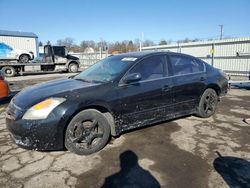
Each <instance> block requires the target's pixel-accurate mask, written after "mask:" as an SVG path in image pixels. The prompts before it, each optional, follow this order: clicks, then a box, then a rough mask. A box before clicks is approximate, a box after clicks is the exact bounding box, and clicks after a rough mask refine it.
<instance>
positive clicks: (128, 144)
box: [0, 73, 250, 188]
mask: <svg viewBox="0 0 250 188" xmlns="http://www.w3.org/2000/svg"><path fill="white" fill-rule="evenodd" d="M67 76H69V74H59V73H57V74H38V75H32V76H20V77H15V78H10V79H8V80H9V81H10V83H12V85H11V89H12V91H19V90H21V89H22V88H24V87H27V86H30V85H33V84H36V83H40V82H44V81H47V80H51V79H56V78H61V77H67ZM8 102H9V99H7V100H5V101H4V102H2V103H1V105H0V187H15V188H17V187H32V188H33V187H41V188H44V187H53V188H54V187H60V188H61V187H62V188H63V187H83V188H85V187H199V188H200V187H213V188H214V187H215V188H216V187H218V188H221V187H250V125H249V124H247V123H245V122H244V121H243V119H244V118H249V117H250V89H249V87H241V88H240V89H239V88H237V87H235V88H233V89H231V90H230V91H229V93H228V95H227V96H226V97H224V98H223V99H222V101H221V102H220V103H219V106H218V109H217V112H216V114H215V115H214V116H213V117H211V118H208V119H201V118H197V117H195V116H188V117H183V118H179V119H176V120H172V121H168V122H164V123H161V124H156V125H153V126H149V127H146V128H143V129H138V130H135V131H130V132H127V133H125V134H122V135H121V136H120V137H118V138H116V139H112V140H111V141H110V142H109V143H108V145H107V146H106V147H105V148H104V149H103V150H102V151H100V152H97V153H95V154H92V155H89V156H78V155H75V154H72V153H70V152H68V151H53V152H39V151H33V150H25V149H21V148H19V147H18V146H16V145H15V144H14V143H13V142H12V141H11V139H10V136H9V133H8V131H7V129H6V125H5V119H4V111H5V108H6V106H7V105H8Z"/></svg>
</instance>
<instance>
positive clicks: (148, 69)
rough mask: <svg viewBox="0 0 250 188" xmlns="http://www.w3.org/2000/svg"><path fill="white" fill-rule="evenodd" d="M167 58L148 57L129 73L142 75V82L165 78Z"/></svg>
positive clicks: (158, 56) (161, 56)
mask: <svg viewBox="0 0 250 188" xmlns="http://www.w3.org/2000/svg"><path fill="white" fill-rule="evenodd" d="M165 67H166V58H165V56H164V55H157V56H152V57H148V58H146V59H144V60H142V61H141V62H139V63H138V64H136V65H135V66H134V67H133V68H132V69H131V70H130V71H129V73H140V74H141V77H142V79H141V80H152V79H158V78H162V77H164V76H165V71H164V69H165Z"/></svg>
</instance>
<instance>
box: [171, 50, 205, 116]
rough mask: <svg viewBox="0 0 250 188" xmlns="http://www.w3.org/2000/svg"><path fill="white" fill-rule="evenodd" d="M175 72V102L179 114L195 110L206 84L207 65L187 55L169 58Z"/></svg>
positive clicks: (173, 89)
mask: <svg viewBox="0 0 250 188" xmlns="http://www.w3.org/2000/svg"><path fill="white" fill-rule="evenodd" d="M169 58H170V61H171V66H172V72H173V88H172V91H173V96H174V97H173V102H174V105H175V111H176V113H177V114H182V113H184V114H186V113H189V112H192V111H194V110H195V108H196V106H197V103H198V102H199V99H200V96H201V95H202V93H203V91H204V89H205V87H206V84H205V81H206V73H205V65H204V64H203V63H201V62H200V61H198V60H196V59H195V58H192V57H190V56H185V55H170V56H169Z"/></svg>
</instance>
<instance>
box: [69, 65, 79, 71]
mask: <svg viewBox="0 0 250 188" xmlns="http://www.w3.org/2000/svg"><path fill="white" fill-rule="evenodd" d="M68 71H69V72H71V73H77V72H78V65H77V64H76V63H70V64H69V67H68Z"/></svg>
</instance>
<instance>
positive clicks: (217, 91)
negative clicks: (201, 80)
mask: <svg viewBox="0 0 250 188" xmlns="http://www.w3.org/2000/svg"><path fill="white" fill-rule="evenodd" d="M208 88H210V89H213V90H215V91H216V93H217V95H218V96H220V94H221V89H220V87H219V86H218V85H217V84H208V86H207V87H206V89H208Z"/></svg>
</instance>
